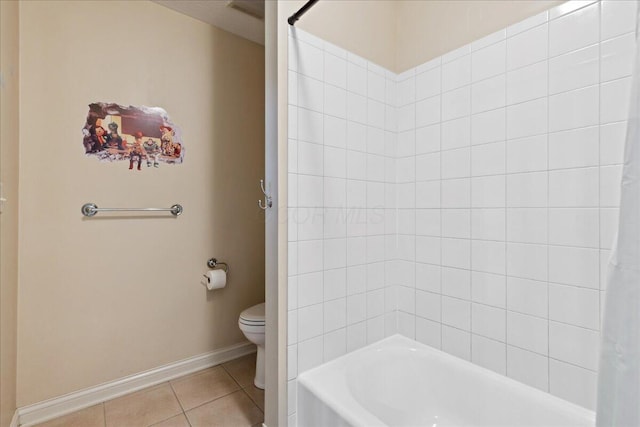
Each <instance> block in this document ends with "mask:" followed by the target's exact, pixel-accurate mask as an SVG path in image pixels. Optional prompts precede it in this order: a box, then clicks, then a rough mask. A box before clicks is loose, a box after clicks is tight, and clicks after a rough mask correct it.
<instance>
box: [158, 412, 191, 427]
mask: <svg viewBox="0 0 640 427" xmlns="http://www.w3.org/2000/svg"><path fill="white" fill-rule="evenodd" d="M151 427H189V421H187V417H186V416H185V415H184V414H180V415H176V416H175V417H171V418H169V419H168V420H164V421H160V422H159V423H158V424H154V425H153V426H151Z"/></svg>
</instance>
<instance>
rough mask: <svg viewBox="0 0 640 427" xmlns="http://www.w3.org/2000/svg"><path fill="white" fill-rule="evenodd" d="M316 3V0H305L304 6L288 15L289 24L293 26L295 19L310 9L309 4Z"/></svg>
mask: <svg viewBox="0 0 640 427" xmlns="http://www.w3.org/2000/svg"><path fill="white" fill-rule="evenodd" d="M316 3H318V0H309V1H308V2H306V3H305V4H304V6H302V7H301V8H300V9H299V10H298V11H297V12H296V13H294V14H293V15H291V16H290V17H289V19H287V22H288V23H289V25H291V26H292V27H293V26H294V25H295V23H296V21H297V20H298V19H300V18H301V17H302V15H304V14H305V13H307V11H308V10H309V9H311V6H313V5H314V4H316Z"/></svg>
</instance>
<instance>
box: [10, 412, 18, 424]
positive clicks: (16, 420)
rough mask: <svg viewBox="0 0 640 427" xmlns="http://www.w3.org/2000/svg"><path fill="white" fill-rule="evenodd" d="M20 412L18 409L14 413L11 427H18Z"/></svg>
mask: <svg viewBox="0 0 640 427" xmlns="http://www.w3.org/2000/svg"><path fill="white" fill-rule="evenodd" d="M18 416H19V415H18V410H17V409H16V410H15V412H14V413H13V418H11V423H9V427H18V425H19V424H18Z"/></svg>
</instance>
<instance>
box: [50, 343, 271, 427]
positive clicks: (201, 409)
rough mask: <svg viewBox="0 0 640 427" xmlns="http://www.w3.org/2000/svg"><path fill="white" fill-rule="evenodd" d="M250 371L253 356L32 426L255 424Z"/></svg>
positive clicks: (260, 402)
mask: <svg viewBox="0 0 640 427" xmlns="http://www.w3.org/2000/svg"><path fill="white" fill-rule="evenodd" d="M255 369H256V354H255V353H253V354H250V355H247V356H244V357H241V358H239V359H235V360H232V361H229V362H226V363H223V364H222V365H218V366H214V367H212V368H208V369H204V370H202V371H198V372H195V373H193V374H189V375H186V376H184V377H180V378H176V379H174V380H171V381H168V382H165V383H162V384H158V385H155V386H153V387H149V388H146V389H143V390H140V391H137V392H135V393H131V394H127V395H125V396H121V397H118V398H116V399H113V400H108V401H106V402H103V403H99V404H97V405H94V406H91V407H89V408H86V409H82V410H80V411H78V412H73V413H71V414H68V415H65V416H62V417H60V418H56V419H53V420H50V421H47V422H45V423H43V424H38V426H39V427H63V426H64V427H150V426H154V427H189V426H191V427H199V426H202V427H214V426H234V427H236V426H237V427H240V426H260V425H261V424H262V421H263V420H264V413H263V411H264V391H263V390H260V389H259V388H256V387H255V386H254V385H253V377H254V375H255Z"/></svg>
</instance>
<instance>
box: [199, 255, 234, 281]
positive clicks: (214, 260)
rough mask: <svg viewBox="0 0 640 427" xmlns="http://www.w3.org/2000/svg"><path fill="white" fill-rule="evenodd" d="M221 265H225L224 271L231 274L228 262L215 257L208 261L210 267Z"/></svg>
mask: <svg viewBox="0 0 640 427" xmlns="http://www.w3.org/2000/svg"><path fill="white" fill-rule="evenodd" d="M221 265H224V272H225V273H227V274H229V264H227V263H226V262H222V261H218V260H217V259H215V258H211V259H209V261H207V267H209V268H217V267H218V266H221ZM205 277H206V276H205Z"/></svg>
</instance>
